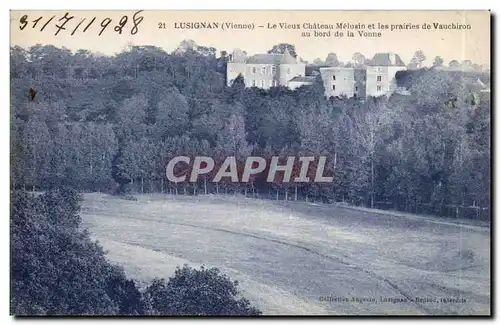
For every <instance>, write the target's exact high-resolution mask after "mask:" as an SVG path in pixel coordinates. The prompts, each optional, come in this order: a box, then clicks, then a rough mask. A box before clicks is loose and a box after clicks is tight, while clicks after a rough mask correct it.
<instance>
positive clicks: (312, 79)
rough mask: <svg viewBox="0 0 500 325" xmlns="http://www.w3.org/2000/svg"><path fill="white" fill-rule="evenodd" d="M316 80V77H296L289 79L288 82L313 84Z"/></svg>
mask: <svg viewBox="0 0 500 325" xmlns="http://www.w3.org/2000/svg"><path fill="white" fill-rule="evenodd" d="M315 79H316V76H297V77H293V78H292V79H290V81H297V82H314V80H315Z"/></svg>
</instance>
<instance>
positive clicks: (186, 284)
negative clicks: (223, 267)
mask: <svg viewBox="0 0 500 325" xmlns="http://www.w3.org/2000/svg"><path fill="white" fill-rule="evenodd" d="M238 296H239V290H238V282H237V281H234V282H233V281H231V280H229V278H228V277H227V276H226V275H225V274H221V273H220V271H219V269H217V268H211V269H206V268H205V267H203V266H202V267H201V268H200V270H196V269H193V268H191V267H189V266H188V265H184V266H183V267H182V268H179V267H178V268H177V269H176V271H175V274H174V276H173V277H171V278H169V280H168V282H165V280H164V279H155V280H153V282H152V283H151V284H150V285H149V286H148V287H147V288H146V291H145V292H144V300H145V302H146V304H147V306H149V313H150V314H151V315H170V316H194V315H196V316H258V315H260V314H261V312H260V311H259V310H258V309H256V308H255V307H252V306H251V305H250V302H249V301H248V300H247V299H245V298H239V297H238Z"/></svg>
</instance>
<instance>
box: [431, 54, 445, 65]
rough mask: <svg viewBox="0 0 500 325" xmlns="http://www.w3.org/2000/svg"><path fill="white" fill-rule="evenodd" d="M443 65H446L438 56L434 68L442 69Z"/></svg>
mask: <svg viewBox="0 0 500 325" xmlns="http://www.w3.org/2000/svg"><path fill="white" fill-rule="evenodd" d="M443 63H444V60H443V58H442V57H440V56H436V57H435V58H434V62H433V63H432V66H433V67H442V66H443Z"/></svg>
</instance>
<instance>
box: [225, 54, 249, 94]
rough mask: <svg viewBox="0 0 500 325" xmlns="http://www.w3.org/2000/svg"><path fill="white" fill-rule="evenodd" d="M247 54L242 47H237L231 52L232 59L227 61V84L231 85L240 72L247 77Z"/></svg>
mask: <svg viewBox="0 0 500 325" xmlns="http://www.w3.org/2000/svg"><path fill="white" fill-rule="evenodd" d="M246 59H247V57H246V55H245V53H243V51H242V50H240V49H235V50H234V51H233V53H232V54H231V57H230V60H229V62H228V63H227V80H226V82H227V85H228V86H231V84H232V82H233V81H234V79H236V78H237V77H238V75H239V74H241V75H242V76H243V78H245V72H246V63H245V62H246Z"/></svg>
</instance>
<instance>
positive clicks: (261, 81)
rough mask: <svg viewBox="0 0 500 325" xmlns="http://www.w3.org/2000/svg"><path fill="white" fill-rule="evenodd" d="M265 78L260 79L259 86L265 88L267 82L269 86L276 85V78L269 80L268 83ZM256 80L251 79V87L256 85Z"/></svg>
mask: <svg viewBox="0 0 500 325" xmlns="http://www.w3.org/2000/svg"><path fill="white" fill-rule="evenodd" d="M266 81H267V80H260V84H259V86H260V87H262V88H265V87H266V86H267V85H268V84H269V86H272V87H277V86H278V80H271V81H270V82H269V83H267V82H266ZM257 82H258V81H257V80H255V79H252V87H257Z"/></svg>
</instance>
